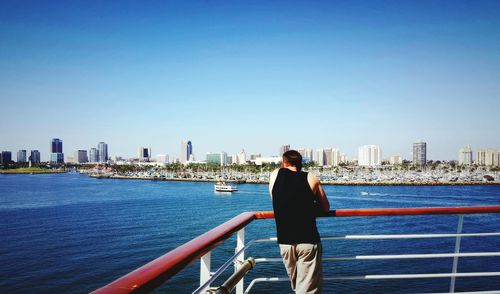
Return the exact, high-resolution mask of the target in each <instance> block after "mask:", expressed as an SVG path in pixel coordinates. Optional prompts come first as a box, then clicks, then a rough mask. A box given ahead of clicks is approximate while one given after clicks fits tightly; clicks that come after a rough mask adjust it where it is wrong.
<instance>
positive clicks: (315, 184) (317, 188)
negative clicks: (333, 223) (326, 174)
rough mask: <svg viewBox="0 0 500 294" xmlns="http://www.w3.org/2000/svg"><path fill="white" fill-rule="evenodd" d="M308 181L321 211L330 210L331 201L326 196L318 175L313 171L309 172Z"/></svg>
mask: <svg viewBox="0 0 500 294" xmlns="http://www.w3.org/2000/svg"><path fill="white" fill-rule="evenodd" d="M307 182H308V183H309V186H310V187H311V190H312V191H313V193H314V195H315V196H316V198H317V200H318V203H319V206H320V208H321V211H322V212H324V213H326V212H328V211H330V202H329V201H328V198H327V197H326V193H325V190H323V186H321V183H320V182H319V179H318V177H316V175H314V174H313V173H308V175H307Z"/></svg>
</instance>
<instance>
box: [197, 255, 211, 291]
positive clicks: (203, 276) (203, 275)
mask: <svg viewBox="0 0 500 294" xmlns="http://www.w3.org/2000/svg"><path fill="white" fill-rule="evenodd" d="M211 255H212V251H209V252H208V253H207V254H205V255H203V256H202V257H201V258H200V286H202V285H203V284H205V282H206V281H208V279H210V263H211V259H212V257H211ZM209 287H210V285H207V288H209ZM201 290H202V291H203V290H204V289H201Z"/></svg>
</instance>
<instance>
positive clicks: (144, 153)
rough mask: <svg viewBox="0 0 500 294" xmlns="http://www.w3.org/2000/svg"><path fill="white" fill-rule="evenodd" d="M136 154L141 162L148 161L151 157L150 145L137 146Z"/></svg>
mask: <svg viewBox="0 0 500 294" xmlns="http://www.w3.org/2000/svg"><path fill="white" fill-rule="evenodd" d="M137 156H138V157H139V161H141V162H149V160H150V159H151V147H139V149H138V150H137Z"/></svg>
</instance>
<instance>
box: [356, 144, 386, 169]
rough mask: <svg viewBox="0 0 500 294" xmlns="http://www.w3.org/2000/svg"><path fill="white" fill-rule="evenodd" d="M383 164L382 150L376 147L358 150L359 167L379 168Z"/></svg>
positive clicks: (368, 146)
mask: <svg viewBox="0 0 500 294" xmlns="http://www.w3.org/2000/svg"><path fill="white" fill-rule="evenodd" d="M381 163H382V150H381V149H380V147H378V146H376V145H364V146H361V147H359V148H358V165H359V166H379V165H380V164H381Z"/></svg>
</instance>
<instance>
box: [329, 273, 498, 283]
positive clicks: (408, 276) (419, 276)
mask: <svg viewBox="0 0 500 294" xmlns="http://www.w3.org/2000/svg"><path fill="white" fill-rule="evenodd" d="M494 276H500V272H477V273H455V274H452V273H449V274H447V273H446V274H396V275H364V276H345V277H325V278H323V280H325V281H333V280H387V279H427V278H451V277H457V278H460V277H494Z"/></svg>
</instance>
